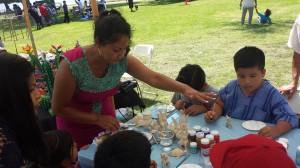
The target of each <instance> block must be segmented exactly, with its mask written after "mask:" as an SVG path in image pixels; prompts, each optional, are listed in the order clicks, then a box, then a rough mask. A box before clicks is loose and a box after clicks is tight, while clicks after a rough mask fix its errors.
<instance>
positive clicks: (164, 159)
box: [160, 153, 170, 168]
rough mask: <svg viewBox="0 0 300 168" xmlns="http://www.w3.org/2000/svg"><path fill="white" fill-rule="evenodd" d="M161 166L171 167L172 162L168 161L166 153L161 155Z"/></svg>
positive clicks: (164, 167)
mask: <svg viewBox="0 0 300 168" xmlns="http://www.w3.org/2000/svg"><path fill="white" fill-rule="evenodd" d="M160 157H161V165H162V167H163V168H166V167H169V166H170V161H169V160H168V155H167V154H166V153H161V154H160Z"/></svg>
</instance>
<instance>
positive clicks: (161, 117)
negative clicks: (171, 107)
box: [158, 112, 167, 131]
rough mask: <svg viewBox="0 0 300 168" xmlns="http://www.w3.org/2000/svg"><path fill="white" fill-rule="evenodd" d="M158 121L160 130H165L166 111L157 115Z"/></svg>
mask: <svg viewBox="0 0 300 168" xmlns="http://www.w3.org/2000/svg"><path fill="white" fill-rule="evenodd" d="M158 119H159V120H158V121H159V126H160V131H166V128H167V117H166V113H164V112H161V113H159V115H158Z"/></svg>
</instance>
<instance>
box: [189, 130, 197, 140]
mask: <svg viewBox="0 0 300 168" xmlns="http://www.w3.org/2000/svg"><path fill="white" fill-rule="evenodd" d="M188 132H189V140H190V142H196V131H195V130H189V131H188Z"/></svg>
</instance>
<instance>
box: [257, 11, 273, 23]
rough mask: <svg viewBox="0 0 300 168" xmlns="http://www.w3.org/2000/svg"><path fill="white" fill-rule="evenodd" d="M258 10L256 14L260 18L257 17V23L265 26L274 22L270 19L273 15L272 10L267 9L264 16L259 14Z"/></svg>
mask: <svg viewBox="0 0 300 168" xmlns="http://www.w3.org/2000/svg"><path fill="white" fill-rule="evenodd" d="M255 9H256V13H257V14H258V17H257V21H258V22H259V23H261V24H265V23H269V24H270V23H272V20H271V18H270V15H271V14H272V12H271V10H270V9H266V11H265V13H264V14H262V13H259V12H258V11H257V8H255Z"/></svg>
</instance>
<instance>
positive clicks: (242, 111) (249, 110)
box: [205, 47, 298, 139]
mask: <svg viewBox="0 0 300 168" xmlns="http://www.w3.org/2000/svg"><path fill="white" fill-rule="evenodd" d="M234 68H235V72H236V75H237V79H236V80H233V81H231V82H230V83H228V84H227V85H226V86H225V87H224V88H221V89H220V91H219V98H218V99H217V101H216V103H215V104H214V105H213V107H212V108H211V109H210V111H208V112H206V114H205V121H206V122H213V121H215V120H217V119H218V118H219V117H220V116H221V115H227V116H230V117H232V118H237V119H242V120H257V121H263V122H266V123H273V124H275V125H274V126H266V127H263V128H262V129H260V131H259V134H260V135H262V136H265V137H270V138H273V139H275V138H276V137H278V136H280V135H282V134H284V133H286V132H288V131H289V130H290V129H292V128H296V127H298V119H297V117H296V115H295V113H294V112H293V111H292V110H291V108H290V107H289V105H288V103H287V101H286V100H285V98H284V97H283V96H282V95H281V94H280V93H279V91H278V90H277V89H276V88H275V87H274V86H272V85H271V83H270V82H269V81H268V80H264V79H263V78H264V77H265V74H266V69H265V55H264V53H263V51H261V50H260V49H258V48H256V47H244V48H242V49H240V50H239V51H238V52H237V53H236V54H235V55H234Z"/></svg>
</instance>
